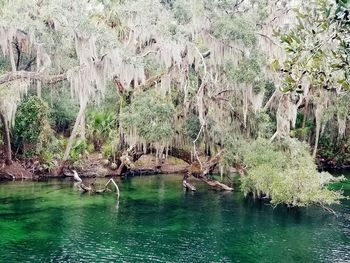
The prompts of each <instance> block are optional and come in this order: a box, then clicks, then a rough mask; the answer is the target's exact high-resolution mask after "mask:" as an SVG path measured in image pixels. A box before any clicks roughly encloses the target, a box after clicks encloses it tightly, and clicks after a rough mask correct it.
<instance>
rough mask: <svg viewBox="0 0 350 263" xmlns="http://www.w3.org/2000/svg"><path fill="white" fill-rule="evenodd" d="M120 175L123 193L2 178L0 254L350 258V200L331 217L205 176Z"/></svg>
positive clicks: (37, 258) (71, 258)
mask: <svg viewBox="0 0 350 263" xmlns="http://www.w3.org/2000/svg"><path fill="white" fill-rule="evenodd" d="M103 182H105V181H104V180H103ZM118 184H119V186H120V190H121V197H120V199H119V202H118V201H117V198H116V196H115V194H113V193H106V194H104V195H89V194H81V193H79V192H77V191H76V190H75V189H74V186H73V183H72V182H70V181H52V180H51V181H48V182H40V183H38V182H35V183H33V182H16V183H6V184H0V262H50V261H51V262H111V261H113V262H350V202H349V201H344V202H342V204H341V205H339V206H334V207H333V209H334V210H335V211H336V212H337V214H338V217H334V216H332V215H330V214H329V213H327V212H325V211H323V210H322V209H319V208H308V209H294V210H288V209H286V208H284V207H278V208H276V209H273V208H272V207H271V206H269V205H266V204H264V203H261V202H259V201H253V200H251V199H245V198H244V197H243V196H242V194H241V193H240V192H239V191H238V190H236V191H235V192H234V193H224V192H216V191H213V190H210V189H208V187H207V186H206V185H203V184H202V183H201V182H194V184H196V186H197V187H198V191H197V192H196V193H191V192H184V191H183V189H182V183H181V177H180V176H175V175H169V176H164V175H162V176H147V177H134V178H129V179H124V180H122V181H119V182H118ZM337 187H342V188H343V189H345V193H346V194H347V195H349V196H350V182H349V181H348V182H346V183H344V184H342V185H337Z"/></svg>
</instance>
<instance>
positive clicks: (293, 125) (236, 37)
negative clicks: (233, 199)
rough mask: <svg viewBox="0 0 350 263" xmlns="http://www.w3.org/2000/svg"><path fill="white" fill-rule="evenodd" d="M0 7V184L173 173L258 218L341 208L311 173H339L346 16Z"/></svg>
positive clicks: (19, 2)
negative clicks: (248, 201) (268, 208)
mask: <svg viewBox="0 0 350 263" xmlns="http://www.w3.org/2000/svg"><path fill="white" fill-rule="evenodd" d="M0 7H1V8H0V40H1V41H0V47H1V50H2V52H1V54H0V119H1V126H0V129H1V132H2V137H1V141H0V143H1V145H2V156H1V162H2V165H1V169H0V175H1V177H2V178H3V179H11V180H12V179H21V178H22V179H23V178H40V177H62V176H63V177H64V176H67V173H69V171H72V170H76V171H78V173H79V174H81V175H82V176H89V175H90V176H92V175H93V176H123V175H127V174H135V173H141V174H142V173H143V172H147V171H148V173H162V172H164V169H163V170H162V167H164V166H173V167H170V170H171V171H175V172H176V171H178V170H181V172H182V174H183V180H182V183H183V186H184V187H185V188H188V189H189V190H193V191H194V190H196V187H195V184H196V183H195V181H193V179H191V178H192V177H194V178H196V179H199V180H200V181H203V182H205V183H206V184H208V187H209V188H216V189H219V190H225V191H232V190H234V191H241V192H243V194H244V195H253V196H254V197H256V198H264V199H268V200H269V202H270V203H271V204H272V205H274V206H277V205H278V204H285V205H287V206H289V207H295V206H309V205H317V206H321V207H323V208H325V209H329V208H328V206H329V205H331V204H334V203H339V202H340V200H341V199H343V198H344V195H343V194H342V192H341V191H338V190H332V189H330V188H329V187H328V185H329V183H330V182H334V181H341V180H344V177H333V176H332V175H331V174H330V173H328V172H324V170H330V169H336V168H346V167H348V166H349V165H350V156H349V154H350V150H349V118H348V116H349V107H350V104H349V87H350V77H349V76H350V75H349V74H350V67H349V63H350V34H349V33H350V32H349V31H350V26H349V25H350V17H349V8H350V4H349V1H347V0H338V1H333V0H311V1H297V0H295V1H282V0H271V1H268V0H216V1H209V0H193V1H183V0H160V1H153V0H81V1H71V0H62V1H46V0H2V1H0ZM146 155H147V156H150V157H149V159H148V160H149V162H152V165H148V166H147V165H145V163H141V164H140V163H137V161H138V160H139V159H140V158H144V157H145V156H146ZM174 158H175V159H174ZM168 159H169V160H171V161H172V162H171V161H169V160H168ZM178 159H180V160H178ZM146 160H147V159H146ZM179 163H181V165H179ZM145 166H147V167H145ZM150 166H151V168H150ZM168 169H169V167H168ZM232 174H239V181H240V186H239V189H233V186H232Z"/></svg>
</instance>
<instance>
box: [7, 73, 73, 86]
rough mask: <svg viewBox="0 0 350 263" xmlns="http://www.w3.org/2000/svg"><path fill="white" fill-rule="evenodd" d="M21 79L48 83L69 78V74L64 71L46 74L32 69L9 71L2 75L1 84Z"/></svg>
mask: <svg viewBox="0 0 350 263" xmlns="http://www.w3.org/2000/svg"><path fill="white" fill-rule="evenodd" d="M19 79H30V80H40V81H41V82H43V83H46V84H53V83H56V82H60V81H63V80H67V74H66V73H63V74H58V75H46V74H44V73H42V72H32V71H16V72H8V73H5V74H3V75H0V85H1V84H5V83H7V82H11V81H14V80H19Z"/></svg>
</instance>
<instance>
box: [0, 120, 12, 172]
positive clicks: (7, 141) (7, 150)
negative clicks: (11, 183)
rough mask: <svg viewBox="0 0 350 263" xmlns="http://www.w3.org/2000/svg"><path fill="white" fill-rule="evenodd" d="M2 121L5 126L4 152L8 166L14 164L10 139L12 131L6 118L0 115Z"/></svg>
mask: <svg viewBox="0 0 350 263" xmlns="http://www.w3.org/2000/svg"><path fill="white" fill-rule="evenodd" d="M0 119H1V122H2V124H3V131H2V134H3V136H2V137H3V141H4V152H5V163H6V165H11V164H12V150H11V139H10V129H9V126H8V123H7V120H6V118H5V116H4V115H3V114H2V113H0Z"/></svg>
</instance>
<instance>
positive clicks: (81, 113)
mask: <svg viewBox="0 0 350 263" xmlns="http://www.w3.org/2000/svg"><path fill="white" fill-rule="evenodd" d="M86 105H87V102H82V103H81V104H80V109H79V113H78V116H77V118H76V120H75V123H74V127H73V130H72V132H71V135H70V137H69V140H68V144H67V147H66V150H65V152H64V156H63V159H62V161H61V163H60V165H59V166H58V167H57V168H56V169H55V170H54V171H53V174H54V175H55V176H58V175H60V174H61V173H62V170H63V168H64V165H65V164H66V162H67V160H68V157H69V153H70V150H71V149H72V146H73V143H74V140H75V138H76V136H77V133H78V128H79V126H80V124H81V120H82V118H83V117H84V114H85V109H86Z"/></svg>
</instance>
